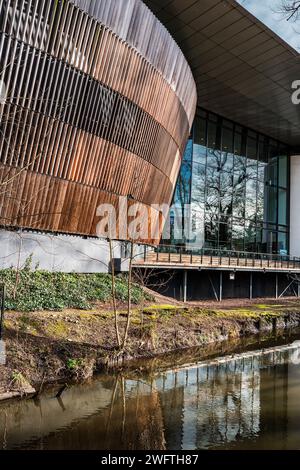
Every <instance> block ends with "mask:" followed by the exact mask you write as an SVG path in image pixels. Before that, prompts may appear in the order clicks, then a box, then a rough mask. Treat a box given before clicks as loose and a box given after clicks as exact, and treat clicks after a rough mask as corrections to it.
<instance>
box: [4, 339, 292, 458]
mask: <svg viewBox="0 0 300 470" xmlns="http://www.w3.org/2000/svg"><path fill="white" fill-rule="evenodd" d="M297 339H298V340H299V339H300V336H297V337H295V336H294V337H292V338H291V337H290V338H286V339H285V340H284V341H283V339H282V338H281V339H280V341H278V343H279V344H280V345H281V346H280V347H278V348H277V350H275V351H274V350H270V349H267V351H266V352H264V353H262V352H259V351H257V352H255V351H254V352H251V351H250V352H249V351H248V352H247V353H246V354H242V355H240V354H238V355H234V354H233V355H230V356H226V357H225V358H224V359H223V360H221V361H219V360H216V359H210V360H209V361H206V362H205V363H204V362H203V361H202V362H200V363H199V362H198V361H196V360H195V363H194V364H189V365H188V366H184V365H180V366H178V367H176V368H175V367H173V368H171V369H170V370H166V371H164V372H160V371H158V370H157V371H155V370H153V369H152V371H151V374H149V373H146V372H144V373H140V374H138V375H137V374H133V373H127V374H124V375H113V374H112V375H102V376H99V377H98V378H97V379H95V380H93V381H92V382H90V383H88V384H85V385H76V386H72V387H69V388H68V389H67V390H66V391H65V392H64V394H63V395H62V397H61V399H57V398H55V390H48V391H47V393H45V394H43V395H42V396H41V397H40V398H39V399H38V400H28V401H21V402H14V403H10V404H6V405H4V404H2V405H1V406H0V449H71V450H75V449H98V450H102V449H110V450H115V449H132V450H135V449H146V450H147V449H152V450H155V449H170V450H179V449H186V450H193V449H300V365H299V363H300V343H299V342H296V343H294V341H295V340H297ZM284 342H286V343H287V344H291V343H293V345H292V347H288V348H286V347H282V344H283V343H284ZM273 345H274V341H273ZM264 346H269V345H264ZM247 349H255V347H254V345H252V347H251V348H247ZM188 362H190V358H189V361H188Z"/></svg>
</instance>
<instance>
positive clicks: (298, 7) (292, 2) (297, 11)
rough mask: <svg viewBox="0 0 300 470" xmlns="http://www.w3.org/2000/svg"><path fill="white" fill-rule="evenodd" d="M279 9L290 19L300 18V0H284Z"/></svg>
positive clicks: (296, 19)
mask: <svg viewBox="0 0 300 470" xmlns="http://www.w3.org/2000/svg"><path fill="white" fill-rule="evenodd" d="M279 11H280V12H281V13H283V15H284V17H285V18H286V19H287V20H288V21H291V20H292V21H298V20H299V19H300V0H282V1H281V5H280V6H279Z"/></svg>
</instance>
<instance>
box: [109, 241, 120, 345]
mask: <svg viewBox="0 0 300 470" xmlns="http://www.w3.org/2000/svg"><path fill="white" fill-rule="evenodd" d="M109 254H110V266H111V295H112V301H113V309H114V316H115V330H116V337H117V343H118V347H119V348H120V346H121V339H120V332H119V323H118V320H119V318H118V311H117V304H116V279H115V265H114V257H113V246H112V240H111V238H109Z"/></svg>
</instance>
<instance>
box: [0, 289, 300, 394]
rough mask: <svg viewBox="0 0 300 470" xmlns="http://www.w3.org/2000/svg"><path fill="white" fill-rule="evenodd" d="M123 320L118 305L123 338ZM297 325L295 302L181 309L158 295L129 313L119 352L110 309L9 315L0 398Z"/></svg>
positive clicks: (299, 312)
mask: <svg viewBox="0 0 300 470" xmlns="http://www.w3.org/2000/svg"><path fill="white" fill-rule="evenodd" d="M162 301H163V302H164V303H163V304H162V303H161V302H162ZM159 302H160V303H159ZM125 323H126V310H125V306H121V305H119V324H120V333H121V335H123V332H124V327H125ZM299 325H300V302H299V300H298V299H295V298H292V299H283V300H276V301H274V299H268V300H266V299H261V300H259V299H256V300H255V301H247V300H241V301H238V300H231V301H224V302H222V304H220V303H217V302H197V303H189V304H182V303H180V302H174V301H172V303H171V300H170V299H167V298H165V297H161V296H157V298H156V303H154V304H153V303H152V304H151V305H148V306H145V307H143V308H138V307H134V308H133V309H132V319H131V327H130V334H129V340H128V344H127V347H126V350H125V352H123V353H122V354H120V353H119V352H118V349H117V344H116V334H115V328H114V315H113V311H112V309H111V306H109V305H99V306H98V307H97V309H95V310H92V311H80V310H65V311H62V312H46V311H42V312H33V313H18V312H7V313H6V316H5V335H4V339H5V343H6V350H7V362H6V366H0V399H1V394H2V395H3V394H4V393H7V392H16V391H17V392H20V393H21V394H22V393H23V394H26V393H31V392H30V390H31V389H30V386H33V387H34V388H35V390H36V391H37V392H38V391H39V390H40V389H41V386H42V385H43V384H46V383H51V382H61V383H65V382H68V381H73V380H85V379H87V378H89V377H91V376H92V375H93V374H94V373H96V372H99V371H101V370H103V369H104V368H110V367H111V368H117V367H125V366H126V367H127V366H128V365H130V364H132V365H133V366H134V367H137V364H138V361H140V360H141V359H144V358H152V357H162V356H163V355H166V354H167V353H170V352H172V351H180V350H183V349H187V348H196V347H197V348H203V350H205V348H209V349H210V351H212V350H213V348H214V347H216V348H217V345H220V343H222V342H223V343H222V344H226V343H224V341H226V340H229V339H239V338H241V337H246V336H249V335H252V334H257V333H258V332H260V333H262V334H263V333H266V332H270V331H272V330H273V329H283V328H287V327H291V328H293V327H296V326H299ZM178 354H179V353H178ZM178 361H179V362H180V356H178ZM174 365H176V364H174Z"/></svg>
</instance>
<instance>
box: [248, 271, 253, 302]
mask: <svg viewBox="0 0 300 470" xmlns="http://www.w3.org/2000/svg"><path fill="white" fill-rule="evenodd" d="M249 291H250V292H249V298H250V300H252V299H253V273H250V286H249Z"/></svg>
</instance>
